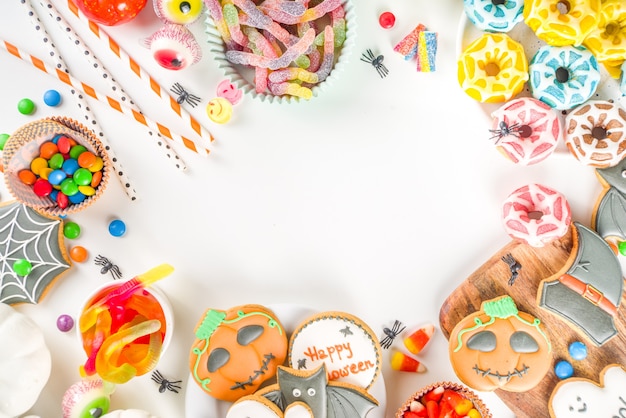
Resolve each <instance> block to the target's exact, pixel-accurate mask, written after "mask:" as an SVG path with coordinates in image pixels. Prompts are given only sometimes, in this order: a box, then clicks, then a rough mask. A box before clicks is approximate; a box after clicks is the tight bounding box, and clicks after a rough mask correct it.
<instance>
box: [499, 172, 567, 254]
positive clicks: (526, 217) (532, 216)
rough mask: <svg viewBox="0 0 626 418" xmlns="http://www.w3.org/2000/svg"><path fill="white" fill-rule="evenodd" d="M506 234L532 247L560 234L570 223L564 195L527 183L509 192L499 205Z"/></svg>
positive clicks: (545, 242) (541, 245) (556, 237)
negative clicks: (500, 205)
mask: <svg viewBox="0 0 626 418" xmlns="http://www.w3.org/2000/svg"><path fill="white" fill-rule="evenodd" d="M502 217H503V224H504V229H505V230H506V233H507V234H508V235H509V236H510V237H511V238H513V239H518V240H521V241H523V242H525V243H526V244H528V245H530V246H533V247H543V246H544V245H545V244H548V243H550V242H552V241H554V240H557V239H559V238H561V237H563V236H564V235H565V234H566V233H567V231H568V230H569V227H570V224H571V220H572V219H571V218H572V214H571V210H570V207H569V203H568V202H567V199H565V197H564V196H563V195H562V194H561V193H559V192H557V191H556V190H553V189H551V188H549V187H546V186H543V185H541V184H529V185H526V186H523V187H520V188H519V189H517V190H515V191H514V192H513V193H511V194H510V195H509V196H508V197H507V199H506V200H505V201H504V204H503V205H502Z"/></svg>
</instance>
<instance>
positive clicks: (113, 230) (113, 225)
mask: <svg viewBox="0 0 626 418" xmlns="http://www.w3.org/2000/svg"><path fill="white" fill-rule="evenodd" d="M109 233H110V234H111V235H113V236H114V237H121V236H122V235H124V234H125V233H126V224H125V223H124V221H122V220H120V219H114V220H112V221H111V222H110V223H109Z"/></svg>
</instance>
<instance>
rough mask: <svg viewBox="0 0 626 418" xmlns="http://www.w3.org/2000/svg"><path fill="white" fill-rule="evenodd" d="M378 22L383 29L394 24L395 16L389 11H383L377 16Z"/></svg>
mask: <svg viewBox="0 0 626 418" xmlns="http://www.w3.org/2000/svg"><path fill="white" fill-rule="evenodd" d="M378 23H379V24H380V26H381V27H382V28H383V29H389V28H392V27H393V25H395V24H396V16H395V15H394V14H393V13H391V12H383V13H381V14H380V16H379V17H378Z"/></svg>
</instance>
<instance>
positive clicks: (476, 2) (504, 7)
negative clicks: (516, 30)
mask: <svg viewBox="0 0 626 418" xmlns="http://www.w3.org/2000/svg"><path fill="white" fill-rule="evenodd" d="M463 3H464V10H465V15H466V16H467V18H468V19H469V20H470V22H472V23H473V24H474V25H475V26H476V27H477V28H478V29H480V30H483V31H486V32H508V31H510V30H511V29H513V27H514V26H515V25H516V24H517V23H518V22H520V21H522V20H523V19H524V15H523V12H524V0H464V1H463Z"/></svg>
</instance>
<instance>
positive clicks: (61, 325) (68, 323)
mask: <svg viewBox="0 0 626 418" xmlns="http://www.w3.org/2000/svg"><path fill="white" fill-rule="evenodd" d="M57 328H58V329H59V331H61V332H68V331H71V329H72V328H74V318H72V317H71V316H69V315H66V314H63V315H59V317H58V318H57Z"/></svg>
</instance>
